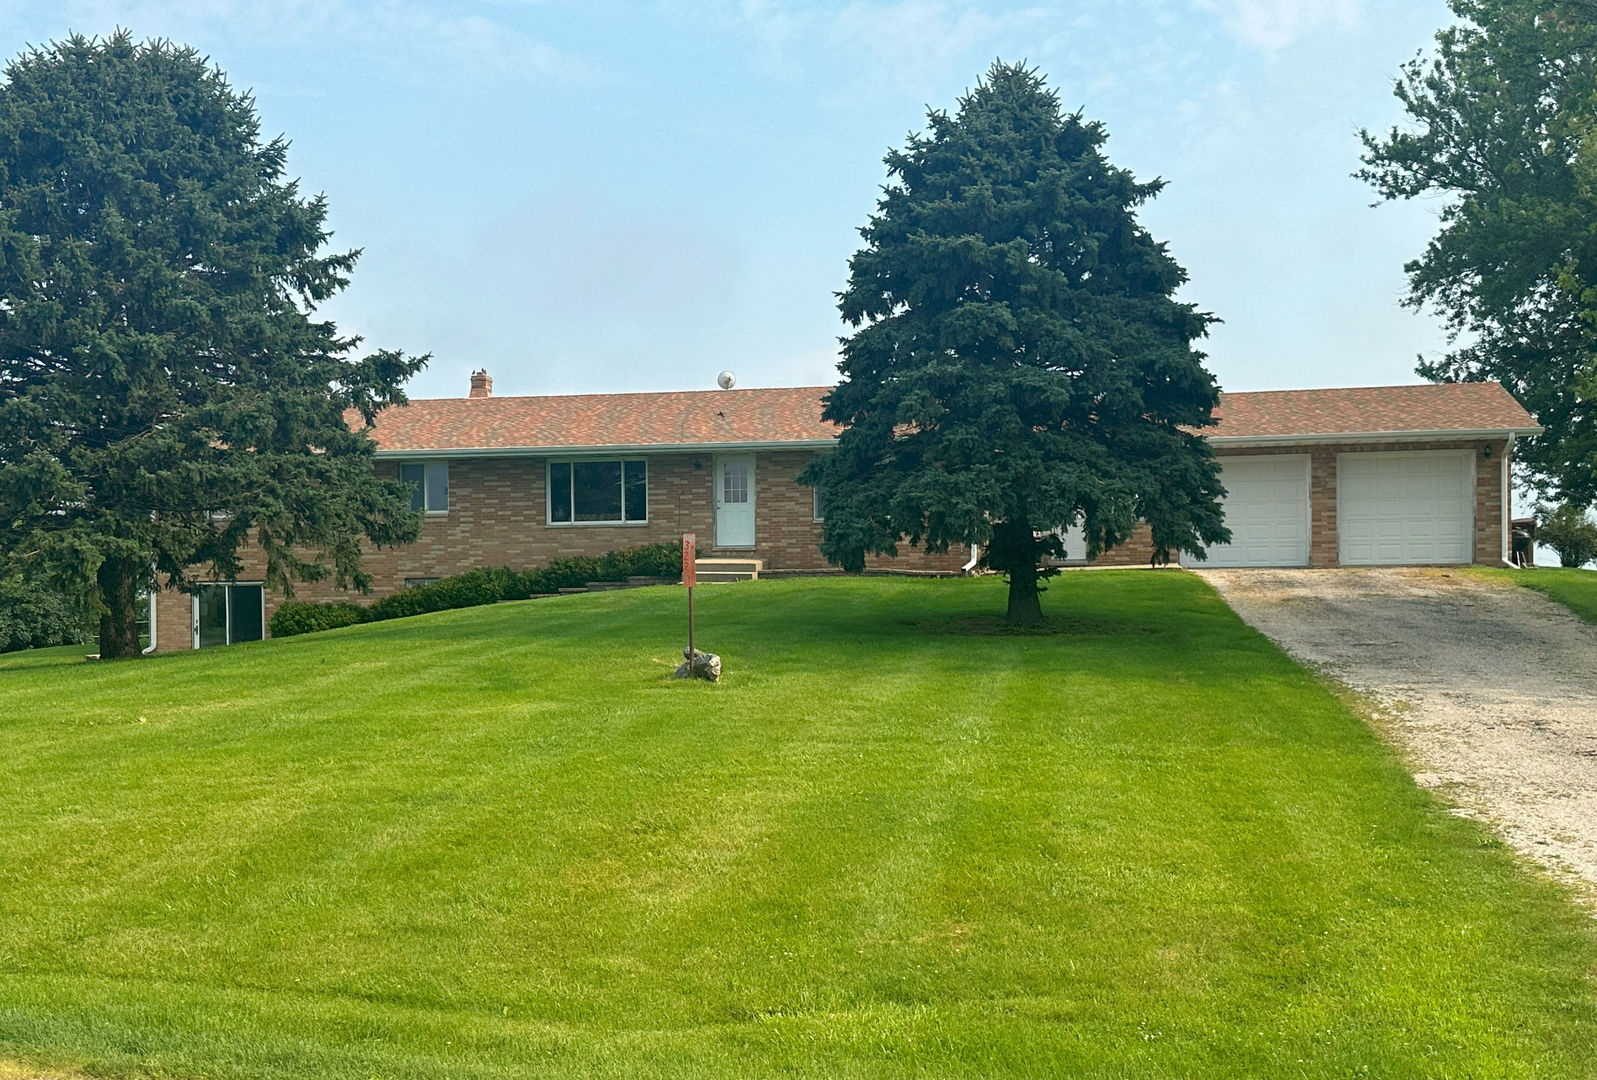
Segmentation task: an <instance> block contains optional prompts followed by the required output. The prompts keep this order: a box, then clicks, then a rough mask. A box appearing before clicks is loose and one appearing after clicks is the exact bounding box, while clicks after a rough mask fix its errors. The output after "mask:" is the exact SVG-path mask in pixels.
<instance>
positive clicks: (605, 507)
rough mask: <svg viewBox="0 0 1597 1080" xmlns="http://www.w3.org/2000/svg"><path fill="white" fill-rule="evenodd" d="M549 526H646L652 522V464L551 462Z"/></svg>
mask: <svg viewBox="0 0 1597 1080" xmlns="http://www.w3.org/2000/svg"><path fill="white" fill-rule="evenodd" d="M548 490H549V524H551V525H642V524H644V523H645V522H647V521H648V520H649V465H648V462H646V461H643V460H641V459H639V460H637V461H623V460H611V461H596V460H587V461H551V462H550V463H549V488H548Z"/></svg>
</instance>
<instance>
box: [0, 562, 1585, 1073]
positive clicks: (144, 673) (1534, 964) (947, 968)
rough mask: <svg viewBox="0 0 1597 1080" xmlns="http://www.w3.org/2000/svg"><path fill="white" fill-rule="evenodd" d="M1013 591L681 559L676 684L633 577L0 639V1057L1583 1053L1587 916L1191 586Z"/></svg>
mask: <svg viewBox="0 0 1597 1080" xmlns="http://www.w3.org/2000/svg"><path fill="white" fill-rule="evenodd" d="M1002 596H1003V594H1002V585H1001V583H999V582H997V581H994V580H991V579H987V580H974V581H970V580H962V581H902V580H882V579H864V580H813V579H812V580H793V581H775V582H756V583H750V584H747V585H736V586H719V587H708V588H704V589H701V590H699V610H700V639H701V641H702V642H703V643H704V644H706V645H708V646H710V647H712V648H715V649H716V650H718V651H720V652H722V653H723V655H724V656H725V658H726V663H727V669H728V677H727V679H726V681H725V683H724V684H723V685H721V686H714V687H713V686H707V685H685V684H677V683H669V682H667V681H666V680H665V679H664V676H665V674H666V673H667V672H668V671H669V670H670V667H671V666H672V664H673V661H674V657H673V655H672V654H673V650H674V649H675V648H676V646H677V645H678V638H679V637H680V636H681V632H680V631H681V614H682V606H683V604H682V593H681V591H680V590H678V589H669V588H664V589H650V590H641V591H635V592H624V593H608V594H593V595H586V596H578V597H564V598H561V599H557V600H541V601H532V602H528V603H523V604H504V605H498V606H496V607H492V608H486V609H477V610H470V611H457V612H447V613H443V614H439V615H434V616H426V617H422V618H418V619H410V620H402V621H398V622H392V623H383V624H376V625H371V626H365V627H357V628H352V629H349V630H342V631H335V632H333V633H331V634H326V635H319V636H312V637H305V638H296V639H290V640H284V641H277V642H266V643H261V644H257V645H245V646H239V647H236V648H234V649H230V650H216V651H211V652H206V653H200V654H187V655H178V656H172V657H165V658H160V659H156V660H153V661H139V662H129V663H121V664H105V665H100V664H83V663H72V662H69V661H71V660H72V658H74V657H76V656H80V655H81V654H82V652H83V651H84V650H82V649H76V650H56V651H53V652H51V653H47V654H27V653H25V654H17V655H13V656H9V657H3V658H0V1059H5V1058H8V1057H9V1058H10V1059H12V1060H13V1061H23V1062H29V1063H32V1064H35V1065H42V1066H49V1067H53V1068H58V1069H61V1070H70V1069H78V1070H82V1071H83V1072H86V1073H89V1074H91V1075H107V1076H129V1077H132V1076H156V1077H174V1078H176V1077H183V1078H196V1077H206V1078H227V1077H284V1078H287V1077H318V1078H320V1077H339V1078H350V1080H368V1078H372V1077H384V1078H398V1077H429V1078H440V1080H442V1078H445V1077H448V1078H474V1077H513V1076H514V1077H539V1078H542V1077H590V1076H629V1077H631V1076H637V1077H723V1076H724V1077H748V1076H768V1075H776V1074H784V1075H795V1076H814V1077H829V1078H830V1077H851V1076H872V1077H878V1076H881V1077H943V1076H948V1077H954V1076H959V1077H969V1076H982V1077H1011V1076H1012V1077H1053V1076H1059V1077H1183V1078H1186V1077H1227V1078H1230V1077H1241V1076H1257V1077H1363V1076H1370V1077H1382V1078H1392V1077H1427V1078H1430V1077H1471V1078H1475V1077H1502V1078H1505V1080H1506V1078H1514V1080H1520V1078H1525V1077H1573V1076H1590V1075H1593V1072H1594V1068H1597V1066H1594V1063H1597V982H1594V978H1597V932H1594V923H1593V921H1592V920H1591V919H1589V917H1588V916H1586V915H1584V914H1582V913H1581V912H1580V911H1578V910H1577V909H1576V908H1575V907H1574V906H1573V905H1572V904H1571V902H1570V901H1569V900H1568V898H1567V897H1566V896H1565V894H1564V893H1562V892H1561V891H1560V890H1559V889H1558V888H1557V887H1555V886H1553V885H1552V884H1549V883H1548V882H1547V881H1545V880H1544V879H1542V878H1540V877H1538V876H1537V875H1536V874H1535V873H1533V872H1531V871H1529V870H1527V869H1525V868H1524V867H1523V866H1521V865H1520V864H1519V863H1517V862H1516V861H1515V859H1514V858H1513V856H1511V855H1510V854H1509V853H1508V852H1507V850H1506V849H1505V848H1504V847H1503V846H1502V845H1501V844H1499V843H1496V842H1494V841H1492V840H1491V839H1489V838H1488V837H1487V835H1486V834H1485V833H1484V832H1483V831H1482V829H1481V828H1480V827H1478V826H1476V825H1475V824H1472V823H1470V822H1467V821H1463V820H1460V819H1458V818H1455V817H1453V816H1451V815H1449V814H1447V813H1446V812H1445V811H1444V810H1442V809H1441V808H1439V807H1438V805H1437V804H1436V803H1435V802H1434V800H1433V799H1432V798H1431V797H1430V796H1428V795H1427V794H1425V793H1423V792H1421V791H1420V790H1418V789H1417V788H1416V787H1415V786H1414V784H1413V783H1412V781H1411V780H1410V778H1409V777H1408V776H1407V775H1406V774H1405V772H1404V771H1403V769H1402V768H1401V766H1400V765H1399V763H1398V762H1397V760H1396V758H1395V757H1394V755H1393V754H1392V753H1391V752H1389V751H1388V750H1387V749H1386V748H1385V747H1384V746H1383V745H1382V744H1381V743H1380V742H1379V741H1378V740H1377V739H1376V738H1375V737H1374V736H1373V735H1372V734H1371V732H1370V730H1369V729H1368V728H1367V727H1366V726H1365V725H1364V724H1363V723H1361V722H1360V721H1359V720H1358V719H1357V718H1356V717H1355V716H1353V715H1352V714H1350V713H1349V712H1348V710H1347V709H1346V707H1345V706H1344V705H1343V704H1341V703H1340V702H1339V701H1338V700H1337V698H1336V697H1335V696H1333V695H1332V694H1331V693H1329V692H1328V691H1327V690H1325V689H1324V688H1322V687H1321V686H1320V685H1319V684H1318V683H1317V682H1316V681H1315V680H1314V679H1313V678H1311V677H1310V676H1309V675H1308V674H1306V673H1305V672H1304V671H1302V670H1301V669H1300V668H1298V667H1297V666H1295V665H1294V664H1292V663H1291V662H1289V661H1288V660H1287V659H1285V658H1284V657H1283V656H1282V655H1281V654H1280V653H1279V652H1277V651H1276V650H1275V649H1274V648H1273V647H1272V646H1270V645H1269V644H1268V643H1267V642H1266V641H1265V640H1264V639H1263V638H1261V637H1260V636H1259V635H1257V634H1255V633H1254V632H1252V631H1251V630H1249V629H1247V628H1246V627H1244V626H1243V624H1242V623H1241V622H1240V621H1238V620H1237V619H1236V618H1235V617H1234V616H1233V615H1232V614H1231V613H1230V611H1229V610H1228V609H1226V608H1225V607H1224V605H1223V604H1222V603H1221V602H1220V601H1219V600H1218V599H1217V598H1216V597H1215V595H1214V594H1213V593H1212V592H1210V591H1209V589H1208V588H1207V587H1206V586H1204V585H1203V584H1202V583H1201V582H1200V581H1198V580H1197V579H1195V578H1193V577H1191V576H1189V575H1185V574H1180V573H1176V572H1168V573H1149V572H1137V571H1129V572H1092V573H1080V574H1072V575H1067V576H1066V577H1064V578H1062V579H1060V580H1059V581H1057V582H1056V583H1055V584H1054V586H1053V588H1052V590H1051V591H1050V592H1049V593H1048V595H1047V596H1046V597H1045V605H1046V607H1047V609H1048V610H1049V611H1050V612H1051V613H1052V615H1053V617H1054V619H1055V624H1054V626H1053V629H1054V630H1056V631H1061V632H1057V633H1053V634H1045V635H1009V634H1001V633H994V632H992V631H993V630H994V629H995V624H994V622H993V621H992V620H990V619H989V618H988V614H989V613H992V612H996V611H999V610H1001V605H1002ZM5 1072H6V1066H5V1065H4V1064H3V1061H0V1075H5Z"/></svg>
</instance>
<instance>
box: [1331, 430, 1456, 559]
mask: <svg viewBox="0 0 1597 1080" xmlns="http://www.w3.org/2000/svg"><path fill="white" fill-rule="evenodd" d="M1336 528H1337V535H1338V536H1339V537H1340V547H1341V556H1342V565H1344V566H1374V565H1380V564H1383V563H1384V564H1387V565H1402V564H1405V563H1407V564H1414V563H1467V562H1470V561H1471V557H1472V556H1473V555H1474V553H1475V545H1474V533H1475V453H1474V451H1472V450H1439V451H1414V450H1408V451H1395V452H1390V453H1362V454H1340V455H1338V456H1337V459H1336Z"/></svg>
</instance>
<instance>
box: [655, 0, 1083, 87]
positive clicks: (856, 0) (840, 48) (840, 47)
mask: <svg viewBox="0 0 1597 1080" xmlns="http://www.w3.org/2000/svg"><path fill="white" fill-rule="evenodd" d="M660 10H662V11H664V12H666V13H667V14H669V15H672V16H674V17H676V18H678V19H681V20H684V21H696V22H700V23H711V24H715V25H718V26H720V25H726V24H732V25H736V26H740V27H742V29H743V30H744V32H745V33H746V34H748V36H749V38H750V40H751V41H752V43H753V44H754V46H755V49H756V50H757V52H756V55H757V56H758V57H759V63H760V66H761V67H763V68H764V69H765V71H766V72H767V73H769V74H773V75H778V76H796V75H799V74H801V73H802V72H804V70H805V69H810V68H815V67H817V66H821V65H824V64H827V63H835V62H842V63H843V64H844V65H845V66H846V68H847V69H848V70H849V71H850V72H851V75H850V76H849V77H848V78H847V79H846V80H845V81H846V83H847V85H846V86H839V87H838V88H837V89H838V92H839V93H840V94H841V95H844V96H847V95H849V94H857V93H861V92H869V91H880V90H884V89H885V90H892V91H898V92H904V93H909V94H911V95H914V94H924V93H934V92H939V91H941V90H943V84H944V82H946V79H947V75H948V72H949V71H950V69H951V68H954V67H958V68H959V70H961V71H963V70H964V69H965V68H966V67H968V66H969V65H968V63H964V61H966V60H967V59H968V58H970V57H972V56H982V57H985V58H986V59H988V60H991V59H992V57H993V56H994V55H995V54H996V53H997V52H1002V53H1003V54H1004V56H1005V58H1006V59H1011V58H1015V59H1018V56H1015V57H1011V56H1010V54H1011V53H1014V52H1015V50H1016V48H1023V47H1024V46H1026V45H1027V44H1028V43H1029V44H1036V42H1037V39H1038V35H1040V34H1041V33H1042V31H1043V30H1045V29H1047V28H1050V27H1055V26H1058V25H1060V24H1062V23H1063V22H1065V21H1066V20H1067V13H1065V12H1062V11H1061V10H1060V9H1059V8H1057V7H1053V8H1050V7H1045V6H1041V5H1038V6H1030V7H1022V8H1018V9H1010V10H994V6H993V5H991V4H987V3H980V2H977V0H849V2H847V3H843V4H835V3H819V2H814V0H715V2H704V0H662V2H661V3H660ZM972 74H975V72H974V71H973V72H972Z"/></svg>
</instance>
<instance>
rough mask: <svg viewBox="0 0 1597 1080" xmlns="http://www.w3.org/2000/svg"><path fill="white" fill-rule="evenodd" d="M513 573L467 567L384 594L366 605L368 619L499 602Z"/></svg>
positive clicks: (373, 620) (372, 620)
mask: <svg viewBox="0 0 1597 1080" xmlns="http://www.w3.org/2000/svg"><path fill="white" fill-rule="evenodd" d="M510 576H511V575H510V571H508V570H467V571H466V572H465V573H464V574H456V575H455V576H454V577H446V578H440V579H438V580H437V581H435V582H433V583H432V584H431V585H418V586H416V587H415V588H414V589H405V590H403V591H401V592H396V593H394V594H393V595H392V596H385V597H383V598H382V599H381V600H379V601H377V602H376V603H375V604H372V605H371V606H370V607H368V608H367V609H366V621H367V622H380V621H382V620H384V619H403V618H406V617H407V616H410V615H425V614H426V613H427V612H429V611H448V610H450V609H451V608H463V607H480V606H482V605H483V604H493V603H497V602H498V601H500V600H503V599H504V598H505V592H506V590H507V589H508V587H509V584H510Z"/></svg>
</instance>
